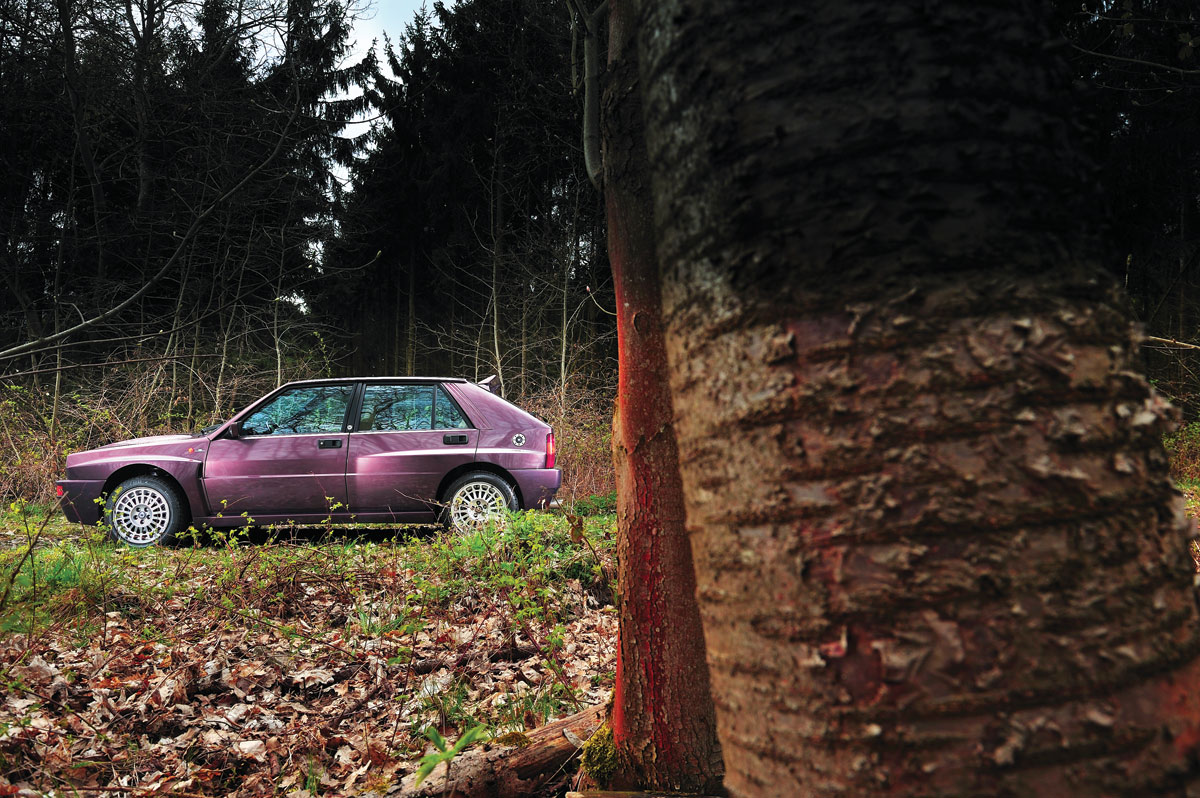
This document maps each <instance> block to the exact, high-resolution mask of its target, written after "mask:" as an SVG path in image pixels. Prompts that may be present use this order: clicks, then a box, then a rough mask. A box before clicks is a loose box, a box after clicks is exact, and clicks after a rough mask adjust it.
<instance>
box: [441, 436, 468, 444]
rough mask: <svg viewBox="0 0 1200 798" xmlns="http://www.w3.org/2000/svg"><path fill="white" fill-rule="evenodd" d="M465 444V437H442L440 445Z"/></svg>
mask: <svg viewBox="0 0 1200 798" xmlns="http://www.w3.org/2000/svg"><path fill="white" fill-rule="evenodd" d="M466 442H467V436H466V435H443V436H442V443H449V444H463V443H466Z"/></svg>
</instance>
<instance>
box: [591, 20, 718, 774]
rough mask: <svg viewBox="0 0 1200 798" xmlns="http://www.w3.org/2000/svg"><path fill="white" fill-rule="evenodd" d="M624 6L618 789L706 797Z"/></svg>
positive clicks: (614, 26)
mask: <svg viewBox="0 0 1200 798" xmlns="http://www.w3.org/2000/svg"><path fill="white" fill-rule="evenodd" d="M632 5H633V3H632V0H612V3H611V13H610V22H609V68H610V70H611V71H612V80H611V82H610V85H609V89H608V91H607V92H606V93H605V103H604V105H605V108H604V110H605V114H604V120H605V123H604V137H605V145H606V146H605V156H604V164H605V180H604V198H605V205H606V211H607V216H608V251H609V262H610V263H611V264H612V269H613V283H614V286H615V288H616V305H617V342H618V351H619V353H620V355H619V357H620V375H619V380H618V387H617V412H616V415H615V417H614V419H613V463H614V467H615V471H616V482H617V501H618V507H619V510H618V513H617V562H618V568H619V574H618V577H617V581H618V583H619V584H620V586H621V589H620V591H619V594H618V597H617V609H618V615H619V617H620V619H621V627H620V634H619V641H618V655H617V674H616V686H615V689H614V694H613V709H612V717H611V723H612V730H613V742H614V745H615V747H616V750H617V755H618V760H619V768H618V774H617V776H616V778H615V780H614V782H613V783H614V785H615V786H623V787H638V788H642V787H644V788H650V789H685V790H695V791H707V790H709V789H713V788H716V787H719V785H720V783H721V772H722V769H721V753H720V747H719V746H718V744H717V739H716V721H715V718H714V713H713V704H712V699H711V697H710V695H709V680H708V670H707V668H706V666H705V663H704V636H703V630H702V628H701V625H700V613H699V609H698V608H697V605H696V582H695V576H694V574H693V570H692V552H691V545H690V543H689V542H688V539H687V533H686V531H685V529H684V524H683V488H682V485H681V484H680V480H679V455H678V450H677V447H676V443H675V431H674V427H673V419H672V415H673V414H672V410H671V396H670V392H669V390H668V386H667V384H666V382H665V381H664V380H663V375H664V374H665V373H666V368H667V353H666V344H665V341H664V339H663V328H662V321H661V300H660V297H659V290H658V269H657V261H656V259H655V254H654V231H653V224H652V222H653V219H652V206H651V204H650V186H649V181H648V175H649V164H648V163H647V161H646V150H645V143H644V141H643V137H642V112H641V104H640V102H639V101H638V95H637V60H636V49H635V42H634V40H633V30H632V25H631V23H632V19H631V16H632V13H631V12H632V8H631V6H632Z"/></svg>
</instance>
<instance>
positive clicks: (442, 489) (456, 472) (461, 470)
mask: <svg viewBox="0 0 1200 798" xmlns="http://www.w3.org/2000/svg"><path fill="white" fill-rule="evenodd" d="M472 471H486V472H487V473H489V474H495V475H496V476H498V477H500V478H501V479H503V480H504V481H505V482H507V483H508V484H509V486H510V487H511V488H512V489H513V493H515V494H516V496H517V506H518V507H521V508H524V507H525V497H524V496H522V495H521V486H520V485H519V484H518V483H517V480H516V479H514V478H513V475H512V474H511V473H510V472H508V471H506V470H505V469H503V468H501V467H500V466H498V465H495V464H493V463H479V462H475V463H465V464H463V465H460V466H458V467H457V468H454V469H452V470H451V471H450V472H449V473H447V474H446V476H444V477H442V481H441V484H439V485H438V489H437V497H438V501H439V502H443V503H445V502H446V501H448V500H449V498H450V497H449V496H447V495H446V490H447V489H448V488H449V487H450V486H451V485H453V484H454V481H455V480H457V479H458V478H459V477H461V476H462V475H463V474H469V473H471V472H472Z"/></svg>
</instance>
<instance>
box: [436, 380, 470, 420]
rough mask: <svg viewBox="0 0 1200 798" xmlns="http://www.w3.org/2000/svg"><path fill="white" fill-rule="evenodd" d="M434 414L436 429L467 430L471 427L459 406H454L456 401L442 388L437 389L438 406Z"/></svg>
mask: <svg viewBox="0 0 1200 798" xmlns="http://www.w3.org/2000/svg"><path fill="white" fill-rule="evenodd" d="M433 412H434V414H435V415H434V417H433V428H434V429H467V427H469V426H470V425H469V424H467V420H466V418H464V417H463V414H462V411H461V410H459V409H458V405H456V404H454V400H452V399H451V398H450V397H449V396H447V395H446V389H445V388H442V387H441V386H438V389H437V406H436V407H434V411H433Z"/></svg>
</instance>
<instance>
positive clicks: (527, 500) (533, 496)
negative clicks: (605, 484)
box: [510, 468, 562, 510]
mask: <svg viewBox="0 0 1200 798" xmlns="http://www.w3.org/2000/svg"><path fill="white" fill-rule="evenodd" d="M510 473H511V474H512V475H513V479H515V480H516V481H517V487H518V488H520V490H521V508H522V509H524V510H532V509H534V508H539V509H540V508H543V507H546V506H547V505H548V504H549V503H550V500H551V499H553V498H554V494H555V492H556V491H557V490H558V489H559V487H560V486H561V485H562V471H560V470H559V469H557V468H530V469H521V470H519V471H512V472H510Z"/></svg>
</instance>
